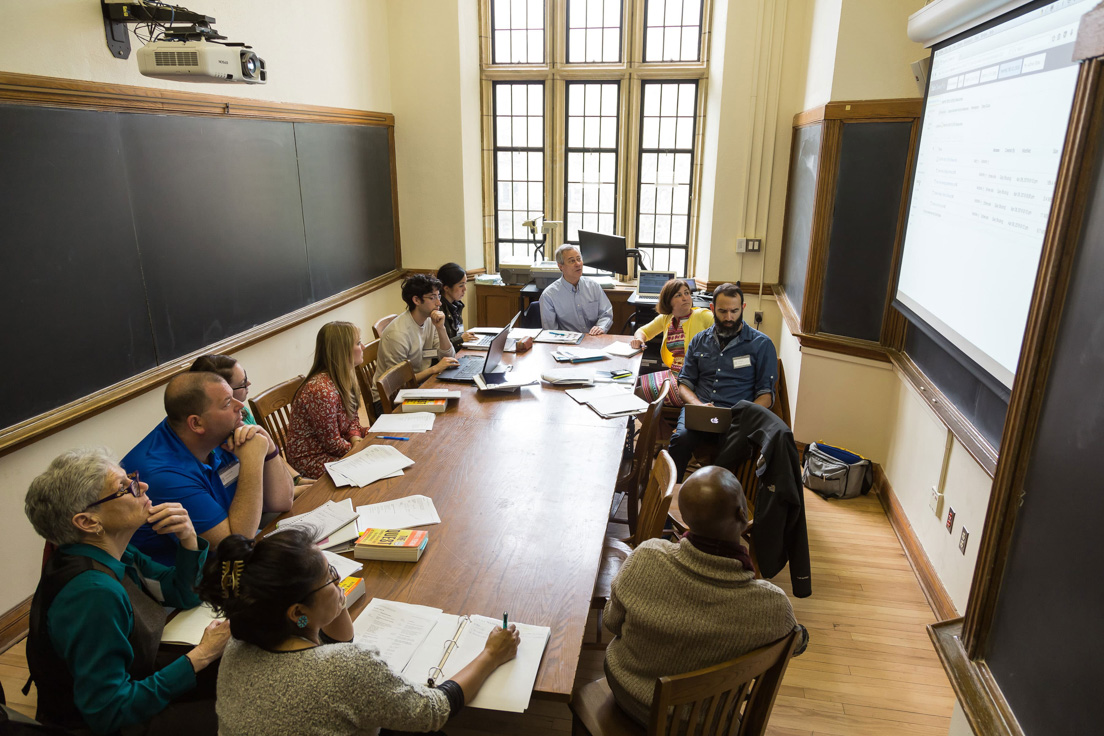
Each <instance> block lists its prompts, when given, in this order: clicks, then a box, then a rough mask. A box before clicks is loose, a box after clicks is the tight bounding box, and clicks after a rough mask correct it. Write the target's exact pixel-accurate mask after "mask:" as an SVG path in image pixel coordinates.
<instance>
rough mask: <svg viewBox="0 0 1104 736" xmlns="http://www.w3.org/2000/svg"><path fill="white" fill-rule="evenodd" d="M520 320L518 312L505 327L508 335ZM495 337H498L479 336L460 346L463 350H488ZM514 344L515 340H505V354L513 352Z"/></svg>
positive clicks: (495, 335)
mask: <svg viewBox="0 0 1104 736" xmlns="http://www.w3.org/2000/svg"><path fill="white" fill-rule="evenodd" d="M520 318H521V312H518V313H517V314H515V315H514V318H513V319H512V320H510V323H509V324H507V325H506V332H507V333H509V331H510V330H512V329H513V328H514V323H515V322H517V321H518V319H520ZM497 336H498V335H497V333H496V334H494V335H479V336H478V337H476V338H475V339H474V340H470V341H468V342H466V343H464V344H463V345H461V347H463V348H464V349H465V350H486V349H487V348H489V347H490V346H491V341H492V340H494V339H495V337H497ZM515 344H517V340H511V339H509V338H507V339H506V352H507V353H512V352H514V345H515Z"/></svg>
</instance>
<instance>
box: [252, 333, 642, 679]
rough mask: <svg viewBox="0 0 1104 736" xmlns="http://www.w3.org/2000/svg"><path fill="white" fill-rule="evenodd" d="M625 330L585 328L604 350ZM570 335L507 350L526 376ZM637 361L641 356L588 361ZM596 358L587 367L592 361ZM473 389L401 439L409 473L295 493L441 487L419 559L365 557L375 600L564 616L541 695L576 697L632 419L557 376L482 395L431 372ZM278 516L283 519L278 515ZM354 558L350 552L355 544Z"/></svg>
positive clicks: (375, 493)
mask: <svg viewBox="0 0 1104 736" xmlns="http://www.w3.org/2000/svg"><path fill="white" fill-rule="evenodd" d="M629 339H630V338H628V337H619V336H607V335H603V336H600V337H589V336H588V337H584V338H583V341H582V342H581V343H580V344H579V346H580V347H588V348H600V347H603V346H605V345H608V344H610V343H611V342H613V341H621V342H627V341H628V340H629ZM558 347H559V346H557V345H551V344H543V343H537V344H536V345H534V346H533V349H532V350H531V351H529V352H527V353H521V354H518V355H514V354H512V353H507V354H506V356H505V359H504V362H508V363H512V364H513V365H514V369H513V372H514V374H515V375H518V376H521V377H526V378H528V377H532V378H538V379H539V377H540V374H541V372H542V371H543V370H545V369H548V368H557V367H558V368H563V367H570V364H560V363H556V362H555V360H554V359H553V358H552V353H553V352H554V351H555V350H556V349H557V348H558ZM583 365H585V366H586V367H588V368H593V369H595V370H610V369H614V368H627V369H630V370H632V371H633V376H634V379H635V376H636V374H637V372H638V369H639V366H640V356H639V355H637V356H635V357H633V358H619V357H611V358H610V359H608V360H602V361H597V362H593V363H586V364H583ZM579 367H583V366H579ZM445 387H447V388H450V389H453V390H459V391H460V392H461V394H462V396H461V398H460V400H459V402H457V401H456V400H450V401H449V406H448V410H447V411H446V412H445V413H443V414H438V415H437V418H436V420H435V422H434V426H433V429H432V430H431V431H429V432H426V433H425V434H409V435H407V436H409V437H410V440H409V441H407V442H400V441H394V440H382V439H379V437H378V436H377V435H373V434H369V435H368V437H367V438H365V440H364V441H363V442H362V443H360V444H359V445H358V446H357V448H355V449H354V452H356V451H357V450H359V449H362V448H363V447H364V446H367V445H369V444H381V443H386V444H390V445H394V446H395V447H396V448H397V449H399V450H400V451H401V452H402V453H403V454H404V455H406V456H407V457H409V458H411V459H412V460H414V461H415V464H414V465H413V466H412V467H409V468H407V469H406V471H405V474H404V475H403V476H402V477H400V478H393V479H388V480H382V481H378V482H376V483H373V484H371V485H369V486H366V487H364V488H348V487H345V488H335V487H334V485H333V482H332V481H331V480H330V479H329V478H328V477H327V478H322V479H320V480H319V481H318V482H317V483H315V484H314V486H313V487H311V488H310V489H309V490H308V491H306V492H305V493H304V494H303V495H302V496H300V497H299V498H298V499H296V501H295V505H294V507H293V508H292V510H291V511H290V512H289V514H301V513H303V512H305V511H309V510H310V509H312V508H315V507H316V506H318V505H320V504H322V503H323V502H325V501H327V500H329V499H333V500H335V501H340V500H342V499H345V498H352V499H353V504H354V506H360V505H362V504H369V503H379V502H381V501H390V500H393V499H396V498H403V497H405V496H410V495H414V494H422V495H425V496H429V497H430V498H432V499H433V503H434V505H435V506H436V507H437V512H438V514H439V515H440V517H441V523H440V524H438V525H434V526H428V527H423V528H424V529H426V530H427V531H428V532H429V544H428V545H427V547H426V550H425V553H424V554H423V555H422V559H421V560H419V561H418V562H417V563H413V564H411V563H401V562H377V561H365V562H364V570H363V573H362V574H363V577H364V579H365V583H366V594H365V596H364V598H363V599H362V600H361V601H359V602H358V603H357V605H355V606H354V607H353V609H352V613H353V615H354V617H355V616H356V615H357V614H358V613H359V612H360V610H362V609H363V607H364V605H365V604H366V603H367V601H368V600H370V599H371V598H375V597H378V598H385V599H391V600H397V601H403V602H406V603H416V604H422V605H428V606H435V607H437V608H440V609H442V610H444V611H446V612H448V613H471V614H482V615H485V616H491V617H498V616H501V615H502V613H503V611H509V613H510V619H511V620H513V621H518V622H522V623H528V624H539V625H543V626H548V627H551V629H552V637H551V639H550V640H549V642H548V647H547V649H546V650H545V653H544V659H543V660H542V661H541V666H540V670H539V672H538V673H537V681H536V684H535V686H534V694H535V695H537V696H538V697H543V698H547V699H553V700H561V701H567V700H569V699H570V697H571V689H572V685H573V683H574V680H575V669H576V666H577V665H578V657H579V650H580V647H581V644H582V640H583V633H584V629H585V627H586V620H587V614H588V612H589V608H590V600H591V593H592V591H593V587H594V580H595V577H596V575H597V572H598V565H599V562H600V558H601V552H602V544H603V539H604V536H605V530H606V521H607V517H608V514H609V508H610V503H611V501H612V498H613V489H614V482H615V480H616V478H617V471H618V468H619V466H620V462H621V451H622V447H623V445H624V442H625V426H626V425H625V420H624V419H615V420H610V419H603V418H602V417H600V416H598V415H597V414H596V413H595V412H594V411H592V410H591V409H590V407H587V406H584V405H582V404H578V403H576V402H575V401H574V400H573V399H572V398H571V397H569V396H568V395H567V394H566V392H565V390H564V389H562V388H557V387H553V386H551V385H549V384H547V383H541V384H538V385H534V386H527V387H524V388H521V389H519V390H518V391H517V392H513V393H498V392H492V393H486V392H485V393H480V392H478V391H476V389H475V387H474V386H469V385H468V384H456V383H443V382H439V381H437V380H436V379H432V380H430V381H428V382H426V383H425V384H424V385H423V388H445ZM270 528H271V525H270ZM349 556H351V553H350V555H349Z"/></svg>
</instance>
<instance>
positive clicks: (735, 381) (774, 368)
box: [670, 284, 778, 481]
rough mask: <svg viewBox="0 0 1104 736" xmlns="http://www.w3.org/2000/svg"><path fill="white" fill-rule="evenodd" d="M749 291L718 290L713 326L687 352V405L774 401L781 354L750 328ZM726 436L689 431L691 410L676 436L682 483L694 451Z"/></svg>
mask: <svg viewBox="0 0 1104 736" xmlns="http://www.w3.org/2000/svg"><path fill="white" fill-rule="evenodd" d="M743 315H744V292H743V291H742V290H741V289H740V287H739V286H736V285H735V284H721V285H720V286H718V287H717V288H716V289H714V290H713V319H714V321H713V326H712V327H710V328H708V329H705V330H702V331H701V332H699V333H698V334H697V335H694V339H693V340H691V341H690V344H689V345H688V346H687V348H686V359H685V361H684V363H683V366H682V372H681V373H679V387H678V389H679V395H680V396H681V397H682V401H683V403H685V404H708V405H710V406H724V407H731V406H735V405H736V404H737V403H739V402H741V401H754V402H755V403H756V404H762V405H763V406H766V407H769V406H770V405H771V403H772V402H773V400H774V381H775V378H776V376H777V373H778V353H777V352H775V349H774V343H772V342H771V339H770V338H769V337H767V336H766V335H764V334H763V333H762V332H759V330H756V329H755V328H753V327H752V326H751V325H748V324H745V323H744V320H743ZM721 437H722V435H719V434H712V433H710V432H697V431H695V430H692V429H687V428H686V410H685V409H683V410H682V413H681V414H679V420H678V427H677V428H676V429H675V433H674V434H673V435H671V446H670V453H671V459H672V460H674V462H675V477H676V478H677V479H678V480H679V481H681V480H682V476H683V473H685V472H686V466H687V465H689V464H690V458H691V457H693V455H694V449H695V448H697V447H700V446H702V445H704V444H717V442H718V441H719V440H720V439H721Z"/></svg>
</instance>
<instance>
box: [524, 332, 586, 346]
mask: <svg viewBox="0 0 1104 736" xmlns="http://www.w3.org/2000/svg"><path fill="white" fill-rule="evenodd" d="M582 339H583V333H581V332H565V331H564V330H541V331H540V334H539V335H537V336H536V337H535V338H533V341H534V342H552V343H557V344H561V345H574V344H576V343H578V342H579V341H580V340H582Z"/></svg>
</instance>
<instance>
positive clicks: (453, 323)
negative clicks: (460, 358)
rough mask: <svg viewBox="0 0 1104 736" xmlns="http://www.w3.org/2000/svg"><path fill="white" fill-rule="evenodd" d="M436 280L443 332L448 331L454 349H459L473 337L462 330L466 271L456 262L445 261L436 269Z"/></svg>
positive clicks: (473, 336)
mask: <svg viewBox="0 0 1104 736" xmlns="http://www.w3.org/2000/svg"><path fill="white" fill-rule="evenodd" d="M437 280H438V281H440V282H441V311H442V312H444V313H445V332H447V333H448V336H449V340H450V341H451V342H452V347H453V349H454V350H459V349H460V346H461V345H463V344H464V343H465V342H470V341H471V340H474V339H475V335H474V334H473V333H471V332H465V331H464V302H462V301H461V299H463V298H464V294H465V293H467V291H468V273H467V271H465V270H464V269H463V268H462V267H461V266H460V264H458V263H446V264H445V265H443V266H441V267H440V268H438V269H437Z"/></svg>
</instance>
